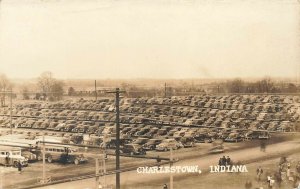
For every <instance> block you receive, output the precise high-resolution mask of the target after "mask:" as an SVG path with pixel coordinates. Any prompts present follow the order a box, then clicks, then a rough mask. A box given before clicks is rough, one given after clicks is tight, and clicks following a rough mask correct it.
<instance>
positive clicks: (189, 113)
mask: <svg viewBox="0 0 300 189" xmlns="http://www.w3.org/2000/svg"><path fill="white" fill-rule="evenodd" d="M197 100H198V101H197ZM200 100H201V101H205V102H206V103H215V102H216V101H217V102H219V101H222V102H225V101H226V103H231V104H232V105H233V104H240V105H239V106H237V107H236V109H225V110H224V109H218V108H211V107H202V108H201V107H196V106H191V105H189V106H188V105H182V104H181V103H179V102H200ZM169 102H173V103H174V104H171V105H170V104H169ZM271 102H276V104H270V103H271ZM297 102H298V98H297V97H285V96H275V95H265V96H254V95H240V96H237V95H231V96H219V97H217V96H207V95H203V96H188V97H171V98H130V99H122V102H121V106H120V109H121V117H120V121H121V122H122V123H123V124H125V123H126V124H144V125H147V124H154V125H160V124H164V125H171V126H176V125H183V126H195V125H196V126H204V127H222V128H233V129H237V128H239V129H264V130H269V131H294V130H296V129H297V128H296V123H297V121H298V120H299V110H298V104H297ZM246 103H248V104H246ZM251 103H252V104H251ZM241 104H243V106H241ZM245 104H246V105H245ZM261 104H263V105H264V106H268V107H270V106H272V107H278V109H276V108H275V109H276V111H275V112H268V111H264V109H260V108H259V107H261V106H262V105H261ZM98 106H99V107H98ZM249 106H253V107H255V110H252V109H251V111H250V110H248V109H247V107H249ZM9 113H10V110H9V108H0V116H1V117H0V125H1V126H3V127H6V126H7V125H8V124H9V121H8V120H7V116H8V115H9ZM12 113H13V117H14V121H13V125H14V126H15V127H20V128H34V129H47V130H54V131H63V132H80V133H89V134H99V130H98V128H99V127H101V126H109V124H108V125H107V124H105V123H106V122H110V123H113V122H114V121H115V113H114V100H113V99H100V100H97V101H92V100H77V101H70V100H67V101H61V102H55V103H48V102H45V103H25V104H24V103H23V104H17V105H16V106H15V107H14V108H13V110H12Z"/></svg>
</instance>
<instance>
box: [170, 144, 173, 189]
mask: <svg viewBox="0 0 300 189" xmlns="http://www.w3.org/2000/svg"><path fill="white" fill-rule="evenodd" d="M172 166H173V148H172V147H171V148H170V169H172ZM170 189H173V173H172V172H170Z"/></svg>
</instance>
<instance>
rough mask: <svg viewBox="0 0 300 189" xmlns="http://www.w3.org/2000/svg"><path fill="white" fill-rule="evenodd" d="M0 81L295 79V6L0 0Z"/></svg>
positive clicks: (228, 1) (298, 23) (299, 14)
mask: <svg viewBox="0 0 300 189" xmlns="http://www.w3.org/2000/svg"><path fill="white" fill-rule="evenodd" d="M0 6H1V7H0V72H2V73H5V74H6V75H7V76H8V77H10V78H32V77H37V76H38V75H39V74H40V73H41V72H43V71H52V72H53V73H54V75H55V76H56V77H59V78H224V77H263V76H266V75H269V76H281V77H295V76H296V74H297V70H300V46H299V44H300V43H299V41H300V40H299V37H300V35H299V34H300V30H299V29H300V11H299V9H300V4H299V3H297V0H293V1H292V0H198V1H197V0H122V1H117V0H2V3H1V5H0Z"/></svg>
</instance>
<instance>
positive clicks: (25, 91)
mask: <svg viewBox="0 0 300 189" xmlns="http://www.w3.org/2000/svg"><path fill="white" fill-rule="evenodd" d="M28 92H29V91H28V88H27V87H23V88H22V96H23V99H24V100H29V95H28Z"/></svg>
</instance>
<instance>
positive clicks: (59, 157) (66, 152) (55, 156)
mask: <svg viewBox="0 0 300 189" xmlns="http://www.w3.org/2000/svg"><path fill="white" fill-rule="evenodd" d="M37 157H38V160H42V159H43V145H40V146H39V150H38V151H37ZM45 159H46V161H47V162H49V163H52V162H55V161H56V162H61V163H74V164H75V165H78V164H81V163H84V162H86V161H87V158H85V157H84V155H83V154H81V153H78V152H77V150H76V149H75V148H72V147H71V146H68V145H60V144H45Z"/></svg>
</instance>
